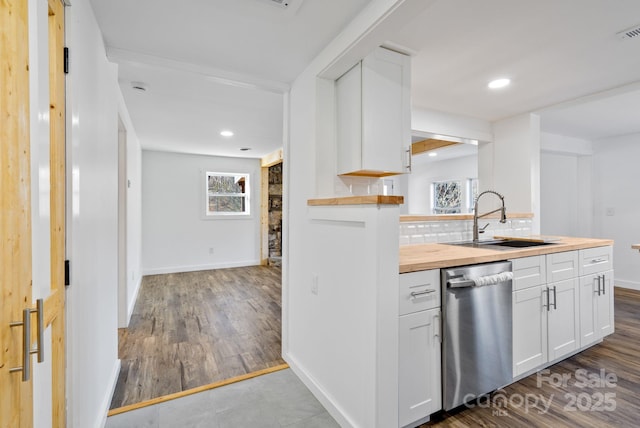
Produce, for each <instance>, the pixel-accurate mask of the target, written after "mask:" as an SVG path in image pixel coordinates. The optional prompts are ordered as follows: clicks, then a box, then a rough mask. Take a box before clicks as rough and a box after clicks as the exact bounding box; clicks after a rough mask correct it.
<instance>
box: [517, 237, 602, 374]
mask: <svg viewBox="0 0 640 428" xmlns="http://www.w3.org/2000/svg"><path fill="white" fill-rule="evenodd" d="M611 255H612V249H611V247H610V246H609V247H597V248H589V249H586V250H579V251H567V252H562V253H554V254H547V255H546V256H533V257H525V258H521V259H513V260H512V264H513V290H514V291H513V376H514V377H517V376H520V375H522V374H524V373H527V372H530V371H531V370H534V369H536V368H542V367H544V365H545V364H547V363H548V362H550V361H556V360H558V359H559V358H562V357H564V356H567V355H570V354H572V353H574V352H576V351H577V350H579V349H581V348H584V347H585V346H588V345H590V344H593V343H595V342H597V341H599V340H600V339H602V338H603V337H604V336H606V335H608V334H611V333H613V330H614V321H613V270H611V266H612V256H611ZM545 271H546V273H545ZM585 273H587V274H585ZM579 275H582V276H579Z"/></svg>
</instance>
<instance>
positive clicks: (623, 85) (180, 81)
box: [92, 0, 640, 157]
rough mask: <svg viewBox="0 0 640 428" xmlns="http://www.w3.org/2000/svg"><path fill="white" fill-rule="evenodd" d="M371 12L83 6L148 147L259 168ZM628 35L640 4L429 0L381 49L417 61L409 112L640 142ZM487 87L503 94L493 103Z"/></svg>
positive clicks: (143, 1) (354, 1) (306, 4)
mask: <svg viewBox="0 0 640 428" xmlns="http://www.w3.org/2000/svg"><path fill="white" fill-rule="evenodd" d="M369 2H370V0H289V7H288V8H282V7H280V6H275V5H274V4H273V3H274V2H273V1H272V0H233V1H231V0H225V1H222V0H187V1H183V2H178V3H176V2H175V1H171V2H170V1H168V0H136V1H130V0H110V1H100V0H92V5H93V8H94V10H95V13H96V18H97V20H98V23H99V25H100V27H101V30H102V32H103V34H104V39H105V44H106V46H107V55H108V57H109V59H110V60H111V61H113V62H116V63H118V65H119V77H120V84H121V87H122V90H123V94H124V98H125V102H126V104H127V107H128V109H129V113H130V115H131V118H132V121H133V123H134V127H135V129H136V133H137V135H138V137H139V139H140V141H141V144H142V146H143V148H146V149H155V150H168V151H178V152H189V153H201V154H212V155H224V156H248V157H261V156H263V155H265V154H267V153H269V152H271V151H273V150H275V149H277V148H278V147H281V146H282V135H283V133H282V117H283V109H282V102H283V99H282V94H283V93H285V92H286V91H287V89H288V85H289V84H290V83H291V82H293V80H294V79H295V77H296V76H297V75H299V74H300V72H302V70H303V69H304V68H305V66H306V65H307V64H308V63H309V62H310V61H311V59H313V58H314V57H315V55H317V54H318V53H319V52H320V50H321V49H322V48H323V47H324V46H325V45H326V44H328V43H329V42H330V41H331V40H332V39H333V37H334V36H335V35H336V34H338V33H339V31H340V30H341V29H342V28H344V26H345V25H346V24H347V23H348V22H349V21H350V20H351V19H353V18H354V17H355V16H356V15H357V14H358V13H359V12H360V11H361V10H362V9H363V8H364V7H366V6H367V4H368V3H369ZM178 5H179V6H180V7H177V6H178ZM637 24H640V1H637V0H615V1H612V0H562V1H558V0H537V1H535V2H532V1H524V0H482V1H479V0H438V1H436V2H434V3H433V4H432V5H431V6H430V7H429V8H427V9H426V10H425V11H424V12H423V13H422V14H420V15H417V16H416V17H415V18H414V19H413V20H412V21H411V22H409V23H406V25H404V26H403V27H402V28H399V29H398V31H397V32H396V34H395V36H394V37H393V38H392V39H391V40H389V41H388V43H390V44H392V45H395V46H402V47H404V48H405V49H407V50H408V51H410V52H412V54H413V58H412V76H413V77H412V79H413V80H412V100H413V105H414V107H423V108H429V109H434V110H439V111H443V112H449V113H454V114H458V115H463V116H469V117H475V118H480V119H484V120H487V121H495V120H499V119H503V118H506V117H510V116H513V115H517V114H521V113H525V112H529V111H535V112H539V114H540V115H541V119H542V120H541V123H542V127H543V131H547V132H553V133H558V134H563V135H570V136H575V137H579V138H585V139H597V138H604V137H607V136H612V135H619V134H623V133H625V134H628V133H633V132H640V120H638V119H639V118H638V115H639V113H638V112H639V111H640V109H638V108H637V106H638V105H639V101H640V86H639V84H640V79H639V77H638V76H639V75H638V70H639V69H640V37H637V38H635V39H626V40H622V39H620V38H619V37H617V36H616V33H617V32H618V31H620V30H623V29H626V28H628V27H631V26H634V25H637ZM496 77H509V78H511V79H512V85H511V86H509V87H508V88H505V89H502V90H499V91H490V90H489V89H487V86H486V85H487V82H488V81H489V80H491V79H494V78H496ZM132 82H143V83H144V84H145V85H146V88H147V90H146V91H144V92H142V91H138V90H134V89H132ZM593 94H599V95H593ZM587 96H589V97H588V98H587V99H586V101H588V102H587V103H583V102H582V101H576V100H579V99H582V98H583V97H587ZM223 129H231V130H233V131H234V132H235V135H234V136H233V137H231V138H224V137H221V136H220V135H219V132H220V131H221V130H223ZM240 148H250V149H251V150H249V151H240Z"/></svg>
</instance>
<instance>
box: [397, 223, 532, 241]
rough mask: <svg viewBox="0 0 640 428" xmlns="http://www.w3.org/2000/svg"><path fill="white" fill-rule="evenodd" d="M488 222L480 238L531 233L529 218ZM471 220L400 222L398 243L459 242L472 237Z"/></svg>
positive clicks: (482, 224)
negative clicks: (504, 221)
mask: <svg viewBox="0 0 640 428" xmlns="http://www.w3.org/2000/svg"><path fill="white" fill-rule="evenodd" d="M487 223H489V226H488V227H487V228H486V229H485V233H484V234H482V235H481V239H491V238H493V237H494V236H499V235H511V236H526V235H530V234H531V219H529V218H523V219H509V220H507V222H506V223H500V222H499V221H498V220H497V219H491V220H486V221H484V222H483V223H481V224H480V226H481V227H482V226H484V225H485V224H487ZM472 235H473V221H472V220H458V221H417V222H410V223H409V222H408V223H400V245H408V244H422V243H435V242H460V241H469V240H471V239H472V238H473V236H472Z"/></svg>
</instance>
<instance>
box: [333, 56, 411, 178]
mask: <svg viewBox="0 0 640 428" xmlns="http://www.w3.org/2000/svg"><path fill="white" fill-rule="evenodd" d="M410 91H411V61H410V58H409V57H408V56H407V55H403V54H400V53H397V52H394V51H390V50H388V49H384V48H376V50H374V51H373V52H372V53H371V54H369V55H368V56H367V57H366V58H364V59H363V60H362V61H360V62H359V63H358V64H356V65H355V66H354V67H353V68H351V69H350V70H349V71H348V72H346V73H345V74H343V75H342V76H341V77H340V78H338V80H336V128H337V131H336V132H337V135H336V138H337V144H338V149H337V156H338V174H339V175H355V176H368V177H384V176H388V175H396V174H403V173H405V172H409V171H408V169H407V167H406V163H407V162H405V159H407V152H406V151H407V150H408V149H409V148H410V146H411V99H410Z"/></svg>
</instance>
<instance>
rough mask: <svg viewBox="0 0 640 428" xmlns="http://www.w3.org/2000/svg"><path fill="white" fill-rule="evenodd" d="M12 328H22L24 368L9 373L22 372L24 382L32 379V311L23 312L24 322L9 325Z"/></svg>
mask: <svg viewBox="0 0 640 428" xmlns="http://www.w3.org/2000/svg"><path fill="white" fill-rule="evenodd" d="M9 326H10V327H18V326H22V366H20V367H13V368H10V369H9V373H15V372H22V381H23V382H26V381H28V380H29V379H30V378H31V309H24V310H23V311H22V321H14V322H11V323H9Z"/></svg>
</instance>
